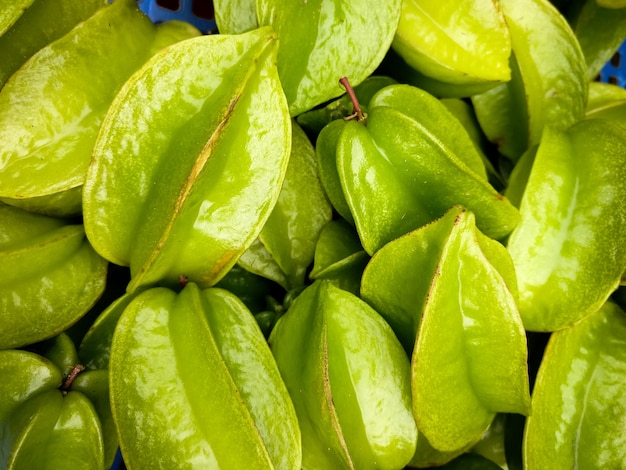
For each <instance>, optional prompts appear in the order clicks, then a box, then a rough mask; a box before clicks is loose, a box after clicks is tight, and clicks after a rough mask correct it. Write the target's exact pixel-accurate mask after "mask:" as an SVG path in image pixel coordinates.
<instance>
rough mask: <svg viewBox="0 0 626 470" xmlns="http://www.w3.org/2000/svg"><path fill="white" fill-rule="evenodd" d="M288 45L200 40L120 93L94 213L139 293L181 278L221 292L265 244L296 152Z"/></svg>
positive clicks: (97, 244)
mask: <svg viewBox="0 0 626 470" xmlns="http://www.w3.org/2000/svg"><path fill="white" fill-rule="evenodd" d="M277 47H278V44H277V40H276V35H275V34H274V33H273V32H272V30H271V29H270V28H261V29H258V30H254V31H251V32H249V33H245V34H242V35H238V36H228V35H214V36H203V37H199V38H193V39H190V40H188V41H184V42H181V43H178V44H176V45H173V46H171V47H169V48H167V49H165V50H164V51H162V53H159V54H157V55H156V56H155V57H153V59H152V60H150V61H149V62H148V63H147V64H146V65H145V66H144V67H143V68H142V69H141V70H140V71H139V72H138V73H136V74H135V75H133V77H131V79H130V80H129V81H128V82H127V83H126V84H125V86H124V87H123V89H122V91H121V92H120V93H119V94H118V95H117V97H116V99H115V101H114V103H113V104H112V106H111V108H110V109H109V112H108V113H107V116H106V117H105V120H104V123H103V127H102V129H101V132H100V135H99V138H98V141H97V142H96V146H95V150H94V157H93V163H92V165H91V166H90V168H89V172H88V175H87V180H86V182H85V189H84V194H83V209H84V217H85V227H86V231H87V235H88V237H89V239H90V240H91V242H92V243H93V245H94V248H95V249H96V250H97V251H98V252H100V253H101V254H102V255H103V256H104V257H105V258H107V259H109V260H110V261H112V262H114V263H116V264H120V265H125V266H128V265H130V268H131V275H132V279H131V282H130V285H129V291H133V290H135V289H137V288H138V287H140V286H142V285H151V284H155V283H157V282H163V283H166V284H169V285H176V284H177V283H178V278H179V276H180V275H181V274H182V275H185V276H187V277H188V278H189V279H191V280H193V281H194V282H197V283H198V284H200V285H201V286H210V285H212V284H214V283H216V282H217V281H218V280H219V279H220V278H221V277H223V276H224V274H225V273H226V272H227V271H228V269H229V268H230V267H231V266H233V265H234V264H235V262H236V261H237V259H238V258H239V256H241V254H242V253H243V252H244V251H245V250H246V249H247V248H248V247H249V246H250V245H251V244H252V242H253V241H254V240H255V239H256V238H257V236H258V234H259V232H260V231H261V229H262V227H263V224H264V222H265V221H266V220H267V218H268V217H269V215H270V212H271V210H272V209H273V207H274V204H275V203H276V200H277V198H278V196H279V192H280V188H281V185H282V182H283V179H284V176H285V172H286V169H287V163H288V159H289V152H290V149H291V121H290V118H289V113H288V110H287V102H286V100H285V96H284V94H283V92H282V89H281V87H280V82H279V79H278V74H277V71H276V64H275V58H276V49H277ZM216 64H219V65H216ZM183 65H184V66H183ZM147 96H149V97H150V98H149V99H147ZM138 129H139V131H138ZM199 252H202V253H203V255H202V256H198V253H199Z"/></svg>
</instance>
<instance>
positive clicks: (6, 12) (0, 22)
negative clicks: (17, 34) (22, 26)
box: [0, 0, 34, 36]
mask: <svg viewBox="0 0 626 470" xmlns="http://www.w3.org/2000/svg"><path fill="white" fill-rule="evenodd" d="M33 1H34V0H18V1H15V0H13V1H8V0H2V2H0V36H2V35H3V34H4V33H6V31H7V30H8V29H9V28H11V26H13V24H14V23H15V22H16V21H17V20H19V19H20V17H21V16H22V15H23V14H24V11H25V10H27V9H28V8H29V7H30V6H31V5H32V3H33Z"/></svg>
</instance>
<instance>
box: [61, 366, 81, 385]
mask: <svg viewBox="0 0 626 470" xmlns="http://www.w3.org/2000/svg"><path fill="white" fill-rule="evenodd" d="M84 370H85V366H83V365H82V364H76V365H75V366H74V367H72V370H71V371H70V373H69V374H67V377H66V378H65V382H63V385H61V390H62V391H64V392H67V391H69V389H70V387H71V386H72V383H73V382H74V379H75V378H76V377H77V376H78V374H80V373H81V372H82V371H84Z"/></svg>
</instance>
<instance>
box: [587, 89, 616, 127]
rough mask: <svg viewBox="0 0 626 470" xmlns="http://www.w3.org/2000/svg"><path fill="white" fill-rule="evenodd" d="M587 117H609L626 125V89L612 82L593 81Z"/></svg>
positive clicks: (588, 100)
mask: <svg viewBox="0 0 626 470" xmlns="http://www.w3.org/2000/svg"><path fill="white" fill-rule="evenodd" d="M585 119H608V120H609V121H613V122H614V123H615V124H619V125H622V126H624V125H626V89H625V88H622V87H621V86H618V85H612V84H610V83H603V82H591V83H590V84H589V96H588V99H587V107H586V108H585Z"/></svg>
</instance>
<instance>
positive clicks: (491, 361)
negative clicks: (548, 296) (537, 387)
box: [361, 207, 530, 453]
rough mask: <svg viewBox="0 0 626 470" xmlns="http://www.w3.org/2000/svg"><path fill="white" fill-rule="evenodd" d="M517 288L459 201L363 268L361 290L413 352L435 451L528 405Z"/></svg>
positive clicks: (449, 448)
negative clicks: (514, 290) (499, 415)
mask: <svg viewBox="0 0 626 470" xmlns="http://www.w3.org/2000/svg"><path fill="white" fill-rule="evenodd" d="M498 247H499V248H498ZM511 285H514V271H513V270H512V263H511V262H510V259H509V260H508V261H507V256H506V250H505V249H504V247H502V246H501V245H499V244H497V242H495V241H493V240H490V239H488V238H486V237H484V235H480V233H479V232H478V231H477V230H476V227H475V225H474V217H473V215H472V214H471V213H470V212H468V211H465V210H464V209H462V208H460V207H455V208H453V209H451V210H450V211H448V212H447V213H446V214H445V215H444V216H443V217H442V218H441V219H438V220H437V221H435V222H433V223H431V224H429V225H427V226H425V227H423V228H421V229H419V230H416V231H415V232H412V233H409V234H407V235H405V236H404V237H401V238H399V239H397V240H395V241H393V242H391V243H389V244H388V245H386V246H385V247H383V248H382V249H381V250H379V251H378V252H377V253H376V254H375V255H374V256H373V257H372V260H371V261H370V263H369V264H368V266H367V267H366V268H365V271H364V273H363V280H362V287H361V295H362V297H363V298H364V299H365V300H366V301H367V302H368V303H370V304H371V305H373V306H374V308H376V309H377V310H379V311H380V312H381V315H383V316H384V318H385V319H386V320H387V321H388V322H389V324H390V325H391V326H392V328H393V329H394V331H395V332H396V334H397V335H398V337H399V339H400V341H401V342H402V344H403V345H404V347H405V349H406V350H407V352H409V353H412V364H411V366H412V379H411V380H412V393H413V412H414V415H415V418H416V421H417V426H418V429H419V431H420V433H423V434H424V435H425V436H426V438H427V440H428V442H429V443H430V445H432V447H434V448H435V449H438V450H440V451H444V452H450V453H454V452H455V451H463V450H464V449H467V448H468V447H469V446H472V445H473V444H475V443H476V442H478V440H479V439H480V438H481V436H482V435H483V433H484V432H485V431H486V430H487V428H488V427H489V425H490V424H491V422H492V420H493V418H494V417H495V414H496V412H515V413H520V414H528V412H529V410H530V396H529V390H528V373H527V370H526V355H527V352H526V342H525V335H524V330H523V327H522V323H521V319H520V317H519V313H518V311H517V307H516V305H515V297H514V295H513V294H512V293H511V290H510V287H509V286H511ZM420 435H421V434H420ZM418 442H419V439H418Z"/></svg>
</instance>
